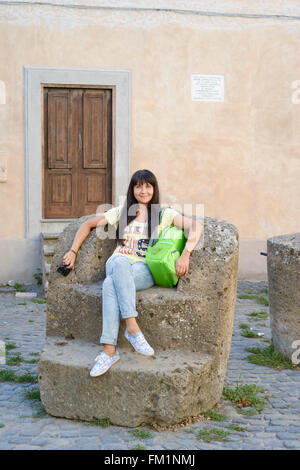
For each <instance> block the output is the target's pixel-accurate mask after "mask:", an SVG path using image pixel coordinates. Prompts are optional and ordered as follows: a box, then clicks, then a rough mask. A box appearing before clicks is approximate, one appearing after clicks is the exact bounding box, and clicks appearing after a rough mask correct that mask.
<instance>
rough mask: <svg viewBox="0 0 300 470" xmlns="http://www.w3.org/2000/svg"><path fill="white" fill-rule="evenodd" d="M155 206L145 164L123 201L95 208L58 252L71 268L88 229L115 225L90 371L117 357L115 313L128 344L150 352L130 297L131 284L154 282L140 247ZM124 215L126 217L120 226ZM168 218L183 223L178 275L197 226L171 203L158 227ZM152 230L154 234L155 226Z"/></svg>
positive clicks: (96, 371)
mask: <svg viewBox="0 0 300 470" xmlns="http://www.w3.org/2000/svg"><path fill="white" fill-rule="evenodd" d="M151 207H152V211H151ZM129 208H131V210H129ZM158 211H159V189H158V183H157V180H156V177H155V176H154V174H153V173H152V172H151V171H149V170H138V171H136V172H135V173H134V174H133V175H132V177H131V181H130V184H129V187H128V191H127V201H126V204H124V206H118V207H114V208H112V209H110V210H108V211H106V212H104V213H103V214H99V215H98V214H96V217H93V218H91V219H89V220H87V221H86V222H84V223H83V224H82V225H81V226H80V228H79V229H78V231H77V233H76V236H75V238H74V241H73V244H72V247H71V249H70V251H68V252H67V253H66V254H65V256H64V257H63V262H64V264H65V265H67V267H68V268H72V269H74V268H75V260H76V255H77V252H78V250H79V248H80V246H81V244H82V243H83V241H84V240H85V239H86V238H87V236H88V235H89V233H90V230H91V229H92V228H95V227H99V226H100V225H102V226H105V225H106V224H107V223H109V224H111V225H114V226H115V228H116V238H117V247H116V249H115V251H114V252H113V254H112V255H111V256H110V258H108V260H107V262H106V278H105V280H104V281H103V287H102V335H101V338H100V343H101V344H103V351H102V352H101V353H100V354H99V355H98V356H97V357H96V358H95V364H94V365H93V367H92V369H91V371H90V375H91V376H92V377H96V376H99V375H102V374H104V373H105V372H106V371H107V370H108V369H109V368H110V367H111V366H112V365H113V364H114V363H115V362H117V361H118V360H119V359H120V356H119V352H118V350H117V348H116V345H117V339H118V333H119V325H120V316H121V318H123V319H124V320H125V322H126V330H125V337H126V338H127V339H128V341H129V342H130V343H131V344H132V346H133V348H134V349H135V350H136V351H137V352H139V353H140V354H143V355H145V356H152V355H153V354H154V350H153V348H152V347H151V346H150V345H149V344H148V342H147V341H146V339H145V337H144V335H143V333H142V332H141V330H140V328H139V326H138V324H137V321H136V317H137V316H138V313H137V311H136V305H135V299H136V291H137V290H142V289H148V288H149V287H152V286H153V285H154V280H153V277H152V274H151V271H150V269H149V267H148V265H147V264H146V251H147V247H148V243H149V239H150V237H151V233H153V232H152V230H153V231H154V230H155V228H156V227H157V225H158ZM151 212H152V214H151ZM132 213H134V214H135V215H128V217H127V214H132ZM151 215H152V217H153V216H154V224H153V220H152V223H151ZM124 220H125V221H126V222H125V224H123V225H124V230H122V221H124ZM127 221H128V224H127V225H126V223H127ZM119 222H120V223H119ZM172 224H174V225H176V226H177V227H180V228H182V229H186V228H188V229H189V235H188V238H187V241H186V245H185V248H184V250H183V252H182V254H181V256H180V257H179V258H178V259H177V260H176V275H177V277H181V276H184V275H185V274H187V273H188V269H189V258H190V254H191V252H192V250H193V248H194V247H195V246H196V244H197V242H198V240H199V237H200V235H201V229H202V226H201V225H200V224H199V223H198V222H196V221H195V220H194V219H191V218H189V217H184V216H182V215H181V214H179V213H178V212H177V211H175V210H174V209H171V208H166V209H165V210H164V212H163V215H162V219H161V224H160V230H163V229H164V228H165V227H167V226H169V225H172ZM120 228H121V230H120ZM151 229H152V230H151ZM120 231H121V232H122V233H120ZM155 233H157V238H158V235H159V233H160V232H155Z"/></svg>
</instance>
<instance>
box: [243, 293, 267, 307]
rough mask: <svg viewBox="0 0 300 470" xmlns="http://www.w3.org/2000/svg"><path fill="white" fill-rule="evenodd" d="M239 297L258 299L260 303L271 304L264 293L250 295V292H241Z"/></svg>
mask: <svg viewBox="0 0 300 470" xmlns="http://www.w3.org/2000/svg"><path fill="white" fill-rule="evenodd" d="M238 299H249V300H256V301H257V302H258V303H259V304H262V305H266V306H267V305H269V301H268V299H267V298H266V297H264V296H263V295H250V294H240V295H238Z"/></svg>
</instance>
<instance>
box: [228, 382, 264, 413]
mask: <svg viewBox="0 0 300 470" xmlns="http://www.w3.org/2000/svg"><path fill="white" fill-rule="evenodd" d="M265 392H266V390H265V389H263V388H261V387H257V385H255V384H238V383H237V385H236V386H235V388H230V387H229V386H227V385H225V386H224V388H223V396H224V398H226V399H227V400H230V401H231V402H232V403H233V404H234V405H235V406H236V407H237V410H238V411H239V410H242V408H245V407H247V408H250V410H247V412H246V413H243V414H247V415H249V416H251V415H252V414H256V412H257V411H261V410H263V409H264V407H265V406H266V404H267V403H268V397H267V396H259V394H261V393H265ZM251 408H252V410H251ZM244 411H245V410H244Z"/></svg>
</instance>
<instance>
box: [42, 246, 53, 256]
mask: <svg viewBox="0 0 300 470" xmlns="http://www.w3.org/2000/svg"><path fill="white" fill-rule="evenodd" d="M43 253H44V255H45V256H53V255H54V248H52V247H50V246H47V245H44V246H43Z"/></svg>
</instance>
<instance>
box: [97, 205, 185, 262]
mask: <svg viewBox="0 0 300 470" xmlns="http://www.w3.org/2000/svg"><path fill="white" fill-rule="evenodd" d="M122 207H123V206H122V205H121V206H118V207H113V208H112V209H109V210H108V211H106V212H104V215H105V217H106V219H107V222H108V223H109V224H111V225H113V226H114V227H115V228H117V226H118V222H119V219H120V213H121V210H122ZM178 214H179V212H177V211H175V210H174V209H171V208H170V207H167V208H166V209H165V210H164V212H163V215H162V220H161V223H160V224H159V226H158V235H159V234H160V233H161V231H162V230H163V229H165V228H166V227H168V226H169V225H174V224H173V220H174V217H175V216H176V215H178ZM97 228H98V227H97ZM123 237H124V238H123V243H122V244H120V243H118V245H117V247H116V249H115V251H114V252H113V255H117V254H119V255H127V256H128V258H129V261H130V263H131V264H133V263H135V262H136V261H143V262H144V263H146V252H147V248H148V244H149V237H148V222H138V221H136V220H132V221H131V222H130V223H129V224H128V225H127V226H126V227H125V229H124V233H123Z"/></svg>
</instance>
